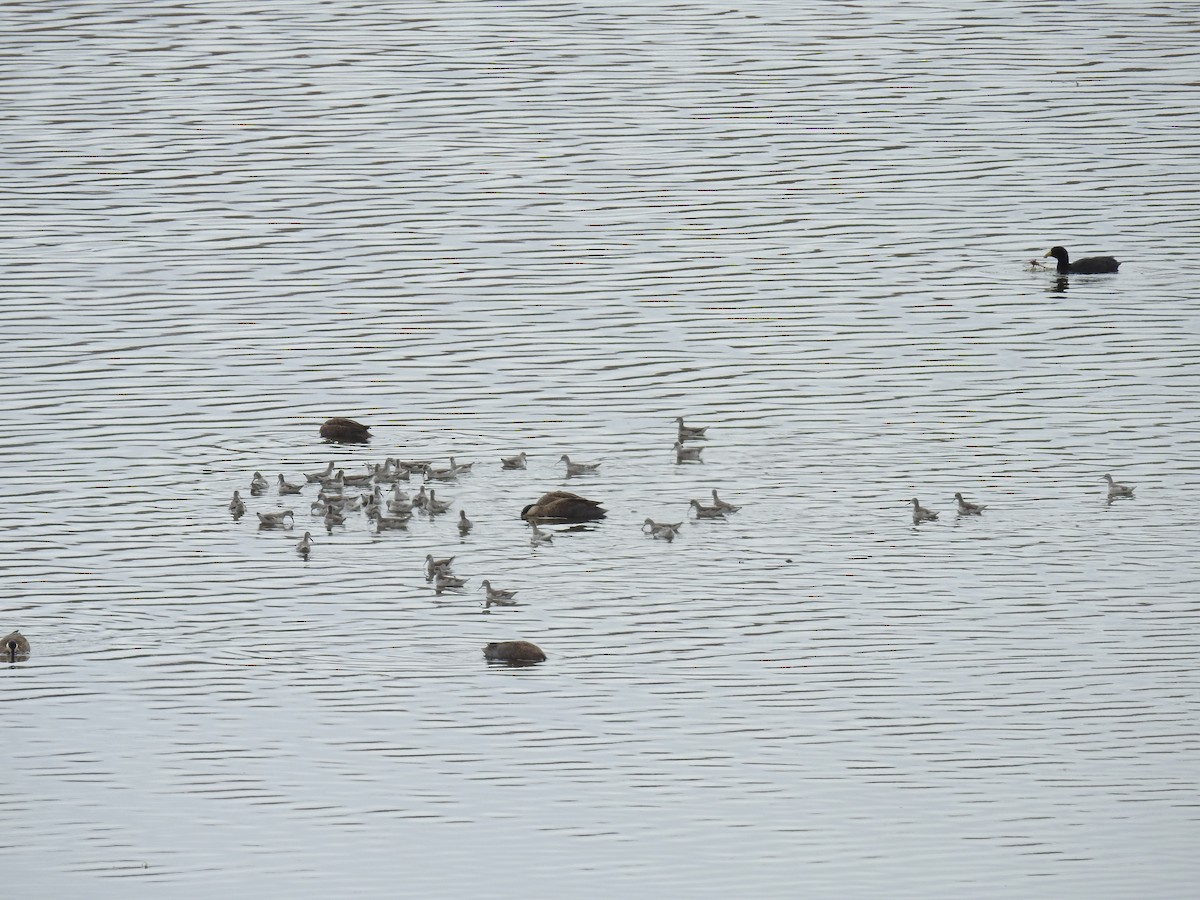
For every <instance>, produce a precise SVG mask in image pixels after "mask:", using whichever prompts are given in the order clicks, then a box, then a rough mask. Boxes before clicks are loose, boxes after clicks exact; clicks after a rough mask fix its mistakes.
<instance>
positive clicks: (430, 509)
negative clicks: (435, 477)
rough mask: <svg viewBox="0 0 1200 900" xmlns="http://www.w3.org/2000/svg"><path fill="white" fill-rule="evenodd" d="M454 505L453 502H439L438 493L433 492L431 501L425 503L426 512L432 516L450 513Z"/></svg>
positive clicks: (430, 496)
mask: <svg viewBox="0 0 1200 900" xmlns="http://www.w3.org/2000/svg"><path fill="white" fill-rule="evenodd" d="M453 504H454V501H453V500H439V499H438V498H437V491H433V490H431V491H430V492H429V499H428V500H426V501H425V512H427V513H429V515H431V516H436V515H437V514H438V513H444V512H448V511H449V509H450V507H451V506H452V505H453Z"/></svg>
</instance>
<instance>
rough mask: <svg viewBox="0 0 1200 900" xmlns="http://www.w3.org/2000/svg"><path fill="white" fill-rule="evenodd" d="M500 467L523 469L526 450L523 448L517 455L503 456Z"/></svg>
mask: <svg viewBox="0 0 1200 900" xmlns="http://www.w3.org/2000/svg"><path fill="white" fill-rule="evenodd" d="M500 468H502V469H523V468H525V451H524V450H522V451H521V452H520V453H518V454H517V455H516V456H505V457H501V459H500Z"/></svg>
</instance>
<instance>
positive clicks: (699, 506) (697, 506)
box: [691, 500, 725, 519]
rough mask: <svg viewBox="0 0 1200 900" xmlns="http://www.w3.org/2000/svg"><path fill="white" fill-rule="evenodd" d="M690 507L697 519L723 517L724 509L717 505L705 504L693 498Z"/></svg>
mask: <svg viewBox="0 0 1200 900" xmlns="http://www.w3.org/2000/svg"><path fill="white" fill-rule="evenodd" d="M691 507H692V509H694V510H695V511H696V518H697V519H723V518H725V510H723V509H721V507H719V506H705V505H704V504H703V503H701V502H700V501H699V500H693V501H692V503H691Z"/></svg>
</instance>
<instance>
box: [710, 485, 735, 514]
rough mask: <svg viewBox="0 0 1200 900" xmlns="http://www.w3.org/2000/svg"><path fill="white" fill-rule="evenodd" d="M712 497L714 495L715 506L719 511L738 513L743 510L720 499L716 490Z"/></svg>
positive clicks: (713, 490)
mask: <svg viewBox="0 0 1200 900" xmlns="http://www.w3.org/2000/svg"><path fill="white" fill-rule="evenodd" d="M712 495H713V506H715V507H716V508H717V509H723V510H725V512H727V513H731V512H737V511H738V510H739V509H741V507H740V506H734V505H733V504H732V503H726V502H725V501H724V500H722V499H721V498H720V497H718V496H717V489H716V488H713V489H712Z"/></svg>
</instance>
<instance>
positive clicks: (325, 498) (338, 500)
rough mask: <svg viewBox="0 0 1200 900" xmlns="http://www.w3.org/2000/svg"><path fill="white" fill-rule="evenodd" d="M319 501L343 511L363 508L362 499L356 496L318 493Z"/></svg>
mask: <svg viewBox="0 0 1200 900" xmlns="http://www.w3.org/2000/svg"><path fill="white" fill-rule="evenodd" d="M317 500H319V501H320V502H322V503H328V504H329V505H330V506H336V507H337V508H338V509H342V510H346V509H359V508H360V507H361V506H362V498H361V497H359V496H357V495H356V494H330V493H327V492H325V491H318V492H317Z"/></svg>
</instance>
